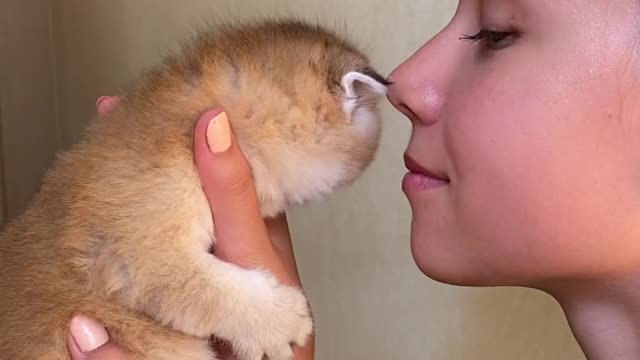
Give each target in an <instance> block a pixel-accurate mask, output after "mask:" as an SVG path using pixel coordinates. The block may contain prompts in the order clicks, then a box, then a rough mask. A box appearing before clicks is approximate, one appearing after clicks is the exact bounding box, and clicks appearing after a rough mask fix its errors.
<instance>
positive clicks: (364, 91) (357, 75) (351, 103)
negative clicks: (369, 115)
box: [342, 71, 389, 114]
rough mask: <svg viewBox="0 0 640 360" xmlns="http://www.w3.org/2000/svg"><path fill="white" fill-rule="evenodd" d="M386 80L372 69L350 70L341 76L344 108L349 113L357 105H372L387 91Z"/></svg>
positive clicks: (387, 83)
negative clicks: (362, 70) (363, 70)
mask: <svg viewBox="0 0 640 360" xmlns="http://www.w3.org/2000/svg"><path fill="white" fill-rule="evenodd" d="M387 85H389V82H387V81H386V80H385V79H384V78H383V77H382V76H380V75H378V74H377V73H375V72H373V71H365V72H359V71H351V72H348V73H347V74H345V75H344V76H343V77H342V88H343V89H344V91H345V97H344V108H345V111H346V112H347V113H348V114H350V113H351V112H352V111H353V110H354V109H355V108H356V107H358V106H367V105H374V104H375V103H376V102H377V101H378V100H380V98H381V97H382V96H384V95H385V94H386V93H387Z"/></svg>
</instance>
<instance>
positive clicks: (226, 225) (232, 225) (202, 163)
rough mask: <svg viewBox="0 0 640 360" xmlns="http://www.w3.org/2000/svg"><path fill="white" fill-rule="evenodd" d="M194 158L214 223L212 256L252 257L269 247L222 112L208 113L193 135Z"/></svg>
mask: <svg viewBox="0 0 640 360" xmlns="http://www.w3.org/2000/svg"><path fill="white" fill-rule="evenodd" d="M194 156H195V161H196V165H197V167H198V172H199V175H200V179H201V182H202V187H203V190H204V192H205V194H206V195H207V198H208V199H209V205H210V207H211V212H212V214H213V220H214V223H215V225H216V226H215V231H216V238H217V239H219V240H218V242H219V243H218V244H216V255H218V256H223V257H234V256H236V255H237V256H242V257H247V255H248V254H251V253H255V255H256V256H259V254H260V253H261V252H263V251H264V249H265V247H268V246H271V243H270V241H268V239H269V238H268V234H267V229H266V226H265V224H264V220H263V218H262V214H261V213H260V208H259V205H258V199H257V195H256V192H255V189H254V187H253V179H252V177H251V171H250V168H249V165H248V163H247V161H246V159H245V157H244V155H243V154H242V152H241V150H240V148H239V147H238V144H237V143H236V142H235V141H234V140H233V135H232V132H231V128H230V125H229V122H228V119H227V116H226V114H225V113H224V112H222V111H220V110H212V111H208V112H206V113H205V114H203V116H201V117H200V119H199V120H198V122H197V123H196V127H195V131H194Z"/></svg>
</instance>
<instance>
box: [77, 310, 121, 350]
mask: <svg viewBox="0 0 640 360" xmlns="http://www.w3.org/2000/svg"><path fill="white" fill-rule="evenodd" d="M67 348H68V350H69V355H71V359H72V360H107V359H110V360H127V359H128V358H129V357H128V356H127V354H126V353H125V352H124V351H123V350H122V349H120V348H119V347H118V346H117V345H116V344H114V343H112V342H110V341H109V335H108V333H107V331H106V329H105V328H104V327H103V326H102V325H100V324H98V323H97V322H96V321H95V320H93V319H90V318H87V317H85V316H82V315H78V316H76V317H74V318H73V319H71V323H70V324H69V336H68V338H67Z"/></svg>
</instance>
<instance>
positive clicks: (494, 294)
mask: <svg viewBox="0 0 640 360" xmlns="http://www.w3.org/2000/svg"><path fill="white" fill-rule="evenodd" d="M462 292H463V294H462V296H461V299H462V301H461V304H460V309H459V311H460V315H459V324H456V326H455V329H457V331H455V332H454V333H453V332H452V334H451V337H450V341H449V344H448V345H447V346H444V347H443V348H442V350H441V351H438V355H437V356H435V358H436V359H446V360H464V359H487V360H488V359H491V360H514V359H523V360H524V359H526V360H548V359H566V360H586V358H585V357H584V354H583V353H582V351H581V350H580V348H579V347H578V344H577V342H576V341H575V339H574V337H573V335H572V333H571V332H570V329H569V327H568V324H567V323H566V321H565V318H564V314H563V313H562V310H561V308H560V307H559V306H558V304H557V303H556V302H555V300H553V298H551V297H550V296H547V295H546V294H544V293H542V292H538V291H534V290H530V289H516V288H492V289H464V290H463V291H462Z"/></svg>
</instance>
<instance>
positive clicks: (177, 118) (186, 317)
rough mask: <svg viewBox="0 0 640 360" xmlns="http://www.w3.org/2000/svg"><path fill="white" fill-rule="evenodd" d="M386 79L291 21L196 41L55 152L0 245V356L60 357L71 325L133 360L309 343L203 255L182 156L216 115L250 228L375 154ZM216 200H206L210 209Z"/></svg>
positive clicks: (267, 283) (358, 56) (264, 293)
mask: <svg viewBox="0 0 640 360" xmlns="http://www.w3.org/2000/svg"><path fill="white" fill-rule="evenodd" d="M385 89H386V87H385V83H384V80H382V78H381V77H380V76H379V75H377V74H376V73H375V72H374V71H373V70H372V69H371V67H370V65H369V61H368V59H367V58H366V57H365V56H364V55H363V54H362V53H361V52H359V51H358V50H356V48H354V47H353V46H352V45H350V44H349V43H347V42H346V41H344V40H342V39H340V38H339V37H338V36H336V35H334V34H332V33H330V32H328V31H326V30H324V29H322V28H320V27H316V26H310V25H307V24H304V23H302V22H298V21H271V22H270V21H266V22H257V23H255V24H246V25H238V26H225V27H216V28H214V29H213V30H210V31H205V32H202V33H201V34H200V35H199V36H198V37H197V38H196V39H194V41H192V42H190V43H188V44H187V45H186V46H185V47H184V49H183V52H182V53H180V54H179V55H176V56H173V57H169V58H168V59H167V60H166V61H165V62H164V63H163V64H162V66H159V67H158V68H156V69H153V70H151V71H150V72H148V73H147V74H145V75H144V76H142V77H141V78H140V79H139V80H138V81H136V83H135V84H132V85H131V86H130V87H129V88H128V89H127V90H126V91H124V93H123V94H122V95H121V98H122V101H121V103H120V106H119V107H118V108H117V109H116V110H115V111H114V112H112V113H110V114H108V115H105V118H101V119H98V120H97V121H94V122H92V124H91V125H90V126H89V127H88V129H87V131H86V133H85V136H84V138H83V140H82V141H81V142H80V143H79V144H77V145H76V146H74V148H73V149H70V150H69V151H66V152H64V153H62V154H60V156H59V158H58V160H57V161H56V162H55V164H54V165H53V167H52V169H50V171H49V172H48V173H47V175H46V176H45V178H44V180H43V184H42V187H41V189H40V191H39V192H38V193H37V195H36V196H35V197H34V199H33V201H32V203H31V204H30V206H29V208H28V209H27V211H26V212H25V213H24V214H22V215H21V216H19V217H18V218H16V219H15V220H13V221H12V222H11V223H10V224H8V226H7V227H6V229H5V231H4V232H3V233H2V235H1V237H0V270H1V271H2V276H1V277H0V289H1V290H2V291H1V292H0V334H1V335H0V358H2V359H11V360H26V359H29V360H32V359H35V360H44V359H47V360H62V359H68V355H67V349H66V345H65V341H66V334H67V326H68V323H69V320H70V319H71V317H72V316H73V315H75V314H78V313H82V314H85V315H87V316H90V317H93V318H95V319H96V320H98V321H100V322H101V323H103V324H105V326H107V328H108V330H109V332H110V335H111V337H112V338H113V340H114V341H115V342H117V343H118V344H120V345H121V346H123V347H124V349H125V350H126V351H127V352H130V353H131V354H132V356H133V358H132V359H133V360H136V359H153V360H169V359H171V360H181V359H185V360H186V359H189V360H205V359H207V360H212V359H215V358H216V356H215V354H214V352H213V350H212V349H211V348H210V346H209V339H210V338H211V337H212V336H215V337H218V338H222V339H225V340H227V341H229V342H230V343H231V344H232V346H233V347H234V349H235V350H236V351H237V352H238V353H239V354H240V355H241V358H242V359H248V360H261V359H262V358H263V356H265V355H266V357H267V358H268V359H272V360H284V359H291V347H290V344H291V343H293V344H297V345H303V344H304V343H305V341H306V338H307V337H308V335H309V334H310V333H311V331H312V327H313V324H312V321H311V318H310V314H309V309H308V306H307V299H306V297H305V295H304V294H303V293H302V292H301V291H300V290H298V289H295V288H292V287H288V286H285V285H282V284H280V283H278V282H277V281H276V279H275V278H274V277H273V276H272V275H271V274H270V273H269V272H268V271H266V270H263V269H243V268H240V267H237V266H235V265H233V264H230V263H226V262H224V261H221V260H219V259H218V258H216V257H215V256H213V255H212V254H211V253H210V252H209V250H210V248H211V246H212V243H213V241H214V235H213V234H214V232H213V222H212V219H211V214H210V211H209V206H208V203H207V199H206V198H205V195H204V193H203V192H202V187H201V184H200V180H199V177H198V175H197V171H196V169H195V165H194V163H193V155H192V150H193V149H192V131H193V125H194V122H195V120H196V119H197V118H198V116H199V115H200V114H202V113H203V112H204V111H206V110H208V109H210V108H213V107H222V108H223V109H225V110H226V112H227V113H228V116H229V118H230V122H231V126H232V128H233V131H234V134H235V138H236V140H237V141H238V144H239V145H240V147H241V148H242V150H243V152H244V154H245V155H246V157H247V159H248V161H249V164H250V166H251V170H252V173H253V177H254V180H255V184H256V189H257V192H258V196H259V199H260V203H261V209H262V212H263V214H264V216H274V215H276V214H278V213H281V212H282V211H284V210H285V209H286V208H287V207H289V206H292V205H297V204H302V203H304V202H307V201H311V200H319V199H321V198H322V197H324V196H326V195H328V194H330V193H331V192H332V191H333V190H335V189H336V188H338V187H340V186H346V185H348V184H350V183H352V182H353V181H354V180H355V179H356V178H357V177H358V176H359V175H361V174H362V172H363V171H364V170H365V169H366V168H367V166H368V165H369V164H370V163H371V161H372V160H373V158H374V155H375V152H376V150H377V147H378V142H379V136H380V131H381V125H380V121H379V118H378V114H377V111H376V109H375V105H376V103H377V101H378V100H379V99H380V98H381V96H382V95H383V94H384V91H385ZM212 200H213V201H215V199H212Z"/></svg>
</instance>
